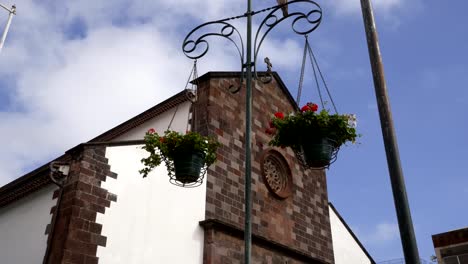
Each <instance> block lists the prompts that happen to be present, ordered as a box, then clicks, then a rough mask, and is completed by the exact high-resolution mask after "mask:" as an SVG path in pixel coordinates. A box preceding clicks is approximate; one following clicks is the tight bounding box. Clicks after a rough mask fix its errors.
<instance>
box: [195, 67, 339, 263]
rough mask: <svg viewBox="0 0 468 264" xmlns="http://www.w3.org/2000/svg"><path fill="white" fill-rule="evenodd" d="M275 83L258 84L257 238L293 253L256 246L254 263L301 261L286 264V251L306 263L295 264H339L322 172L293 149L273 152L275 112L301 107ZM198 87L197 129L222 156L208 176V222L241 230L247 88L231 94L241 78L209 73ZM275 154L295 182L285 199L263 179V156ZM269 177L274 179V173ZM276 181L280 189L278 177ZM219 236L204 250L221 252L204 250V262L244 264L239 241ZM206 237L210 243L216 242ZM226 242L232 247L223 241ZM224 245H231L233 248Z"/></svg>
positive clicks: (254, 174) (254, 160) (255, 101)
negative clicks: (212, 138)
mask: <svg viewBox="0 0 468 264" xmlns="http://www.w3.org/2000/svg"><path fill="white" fill-rule="evenodd" d="M274 77H275V78H273V81H272V82H270V83H269V84H266V85H264V84H262V83H260V82H258V81H256V82H254V88H253V110H252V111H253V112H252V116H253V120H252V191H253V194H252V197H253V205H252V230H253V234H254V235H255V236H259V237H262V238H264V239H265V240H266V241H269V242H270V243H271V244H276V245H280V246H283V247H285V248H288V249H289V250H290V251H287V250H286V251H283V252H277V254H273V253H271V254H267V253H262V252H263V251H262V250H261V249H260V248H259V247H258V246H257V245H255V243H254V246H253V252H252V255H253V261H254V263H296V262H288V261H289V260H288V256H287V255H288V254H290V253H285V252H300V254H303V256H307V257H308V260H303V261H302V262H301V261H300V260H298V261H299V262H297V263H333V262H334V260H333V249H332V240H331V230H330V220H329V212H328V197H327V186H326V178H325V173H324V171H322V170H314V171H312V170H304V169H303V168H302V167H301V166H300V164H299V163H298V162H297V160H296V157H295V155H294V153H293V152H292V151H291V150H290V149H280V148H271V147H270V146H268V142H269V140H270V138H271V136H270V135H268V134H267V133H266V132H265V130H266V129H267V128H268V126H269V120H270V118H271V116H273V114H274V113H275V112H277V111H282V112H285V113H289V112H292V111H293V110H294V109H295V107H296V106H295V103H294V101H293V99H292V97H291V96H290V94H289V93H288V92H286V88H285V87H284V84H283V83H282V82H281V80H280V79H279V77H278V76H277V75H276V74H275V75H274ZM198 83H199V88H198V89H199V90H198V92H199V101H198V102H197V104H196V105H195V110H194V120H195V128H196V129H197V130H199V131H201V132H202V133H204V134H210V135H213V136H215V137H216V138H217V139H218V140H219V141H220V142H221V144H222V146H221V147H220V148H219V150H218V161H217V162H216V163H215V164H214V165H212V166H211V167H210V168H209V170H208V173H207V179H206V180H207V195H206V219H207V220H210V219H214V220H216V221H218V222H219V223H224V224H220V225H217V226H218V227H219V228H218V231H222V230H220V229H223V226H225V227H226V226H234V227H236V228H238V229H243V226H244V184H245V182H244V160H245V150H244V142H245V138H244V131H245V89H244V88H242V89H241V90H240V91H239V92H238V93H237V94H231V93H229V91H228V90H227V88H228V87H229V86H231V85H234V86H238V85H239V79H238V78H236V75H235V74H232V73H208V74H206V75H204V76H202V77H200V78H199V79H198ZM272 150H274V152H276V153H277V154H278V155H277V156H279V159H280V160H284V162H283V163H282V164H283V166H282V167H283V168H277V169H279V170H284V173H283V174H289V177H290V178H289V180H288V179H286V180H284V179H283V181H286V183H284V182H283V184H285V185H286V187H285V186H283V188H289V191H288V192H286V195H283V196H284V197H280V196H279V195H277V194H275V193H273V192H271V191H270V190H272V189H275V188H277V186H276V187H275V186H273V188H272V186H271V184H270V188H268V187H267V185H266V183H268V180H267V179H269V178H268V177H266V176H265V174H264V175H262V171H265V170H268V168H269V167H268V166H265V160H266V159H265V156H268V155H269V153H271V151H272ZM279 163H281V162H279ZM270 165H271V164H270ZM270 167H271V166H270ZM280 167H281V166H280ZM265 168H267V169H265ZM275 171H276V169H275ZM274 173H277V172H274ZM267 174H268V175H270V174H271V172H269V173H267ZM272 183H273V185H275V179H273V182H272ZM278 188H281V187H278ZM283 194H284V193H283ZM210 230H211V229H210ZM206 232H208V231H206ZM210 232H211V231H210ZM221 233H222V234H223V235H212V234H211V236H209V235H210V234H207V233H205V248H207V243H211V244H212V245H219V246H220V248H216V250H210V251H208V252H205V263H240V262H239V256H243V249H242V248H241V246H243V245H239V243H238V242H239V241H241V240H239V239H237V238H236V239H234V238H233V239H230V240H228V239H227V238H226V235H227V234H226V232H221ZM221 233H219V234H221ZM207 237H211V241H210V240H209V239H207ZM224 240H226V241H230V242H221V241H224ZM225 243H231V244H230V245H231V246H229V245H227V244H226V245H225ZM260 251H262V252H260ZM273 252H274V251H273ZM270 255H271V257H269V256H270ZM223 256H224V257H223ZM226 256H228V257H226ZM273 256H276V257H273ZM220 258H222V259H223V261H222V262H218V260H220ZM273 259H280V260H278V261H273ZM317 261H318V262H317Z"/></svg>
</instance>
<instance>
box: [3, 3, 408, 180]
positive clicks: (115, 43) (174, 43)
mask: <svg viewBox="0 0 468 264" xmlns="http://www.w3.org/2000/svg"><path fill="white" fill-rule="evenodd" d="M379 2H380V4H378V5H381V6H382V8H385V9H391V8H393V7H395V6H399V5H400V3H399V2H397V1H395V0H393V1H390V2H392V3H393V4H391V3H390V4H384V3H383V2H384V1H376V3H379ZM275 3H276V1H273V0H271V1H270V2H268V3H267V1H265V2H261V3H258V2H257V3H254V6H255V8H257V5H258V6H261V8H265V7H268V6H271V5H274V4H275ZM338 3H344V5H348V4H346V2H345V1H344V0H339V1H338ZM3 4H5V5H7V6H9V5H11V4H12V2H10V3H8V2H3ZM16 6H17V15H16V16H15V17H14V19H13V23H12V26H11V29H10V33H9V36H8V39H7V42H6V45H5V47H4V49H3V51H2V53H1V54H0V80H1V82H0V89H1V90H0V95H1V96H3V97H5V98H6V97H7V95H8V98H7V99H6V101H7V102H8V104H6V105H3V106H0V120H2V122H1V123H0V144H1V146H2V151H1V152H0V186H1V185H3V184H5V183H7V182H8V181H10V180H12V179H14V178H16V177H18V176H20V175H21V174H23V173H25V172H27V170H30V169H31V167H32V166H36V165H37V164H41V163H44V162H47V161H48V160H49V159H50V158H53V157H54V156H57V155H60V154H62V153H63V152H64V151H65V150H67V149H68V148H70V147H73V146H75V145H77V144H79V143H81V142H84V141H87V140H89V139H90V138H92V137H94V136H96V135H97V134H99V133H101V132H104V131H105V130H107V129H109V128H111V127H113V126H114V125H116V124H119V123H120V122H122V121H125V120H126V119H128V118H130V117H132V116H133V115H136V114H138V113H140V112H142V111H144V110H146V109H147V108H149V107H151V106H153V105H155V104H157V103H158V102H160V101H161V100H163V99H165V98H167V97H169V96H170V95H172V94H174V93H175V92H177V91H180V90H181V89H183V88H184V85H185V82H186V78H187V77H186V76H188V74H189V72H190V69H191V66H192V65H191V61H190V60H189V59H187V58H185V56H184V55H183V53H182V52H181V41H182V39H181V38H182V36H183V34H185V33H188V31H189V30H190V29H191V26H190V25H193V26H195V25H197V24H198V23H201V22H205V21H209V20H211V19H217V18H220V16H221V17H223V16H233V15H237V14H243V13H244V12H245V2H244V1H242V0H236V1H227V0H207V1H193V0H181V1H162V0H159V1H144V0H135V1H129V0H114V1H110V0H108V1H89V0H83V1H58V2H57V1H51V0H44V1H34V0H17V1H16ZM335 8H338V6H335ZM348 8H354V7H352V6H349V7H348ZM257 9H259V8H257ZM223 14H225V15H223ZM0 15H1V14H0ZM3 15H5V16H6V15H7V14H3ZM76 21H80V23H78V27H77V25H75V24H74V23H75V22H76ZM235 23H239V24H240V25H241V28H244V27H243V26H242V25H243V24H242V23H245V22H242V21H236V22H235ZM181 31H184V32H181ZM242 32H243V31H242V29H241V33H242ZM275 37H277V35H275ZM275 37H272V36H269V37H268V40H267V42H265V44H264V47H263V52H262V53H261V54H260V55H259V58H258V62H259V69H260V70H263V69H264V68H265V66H264V64H263V57H264V56H269V57H270V59H271V60H272V62H273V65H274V70H277V71H282V70H283V69H287V68H292V67H293V66H295V65H298V62H299V61H300V58H299V56H300V55H301V54H302V44H298V43H299V42H296V41H292V40H287V41H281V40H279V39H278V38H275ZM216 43H217V42H215V43H213V45H212V47H213V48H212V49H210V52H209V54H208V56H206V58H203V59H202V60H201V61H200V63H199V74H202V73H204V72H206V71H210V70H236V71H237V70H239V69H240V68H239V64H240V62H239V60H238V58H237V57H236V56H237V55H236V54H235V50H234V49H233V48H232V47H231V46H230V45H231V44H229V43H226V42H224V43H222V42H219V43H220V44H221V43H222V44H221V45H216ZM285 51H287V52H288V54H294V56H292V55H290V56H275V54H281V53H284V52H285ZM219 58H222V59H219ZM297 67H299V66H297ZM296 70H297V69H296ZM181 76H182V77H181ZM6 80H8V81H6ZM1 101H5V99H3V100H1Z"/></svg>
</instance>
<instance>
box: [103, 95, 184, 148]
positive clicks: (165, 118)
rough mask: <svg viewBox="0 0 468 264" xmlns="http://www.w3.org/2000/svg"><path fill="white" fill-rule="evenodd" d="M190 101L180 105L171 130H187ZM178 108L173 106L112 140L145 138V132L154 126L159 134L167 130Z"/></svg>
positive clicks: (182, 131)
mask: <svg viewBox="0 0 468 264" xmlns="http://www.w3.org/2000/svg"><path fill="white" fill-rule="evenodd" d="M190 105H191V103H190V102H185V103H182V104H180V105H179V107H178V109H177V113H176V117H175V118H174V121H172V125H171V130H174V131H178V132H181V133H185V131H187V121H188V114H189V110H190ZM175 110H176V108H172V109H170V110H168V111H166V112H164V113H162V114H160V115H159V116H157V117H155V118H153V119H151V120H148V121H147V122H145V123H143V124H141V125H140V126H138V127H135V128H133V129H132V130H130V131H128V132H126V133H125V134H123V135H120V136H118V137H116V138H115V139H113V140H112V141H122V140H137V139H143V137H144V136H145V133H146V132H147V131H148V129H150V128H154V129H155V130H156V132H158V133H159V134H163V133H164V131H166V130H167V127H168V126H169V123H170V122H171V119H172V117H173V115H174V111H175Z"/></svg>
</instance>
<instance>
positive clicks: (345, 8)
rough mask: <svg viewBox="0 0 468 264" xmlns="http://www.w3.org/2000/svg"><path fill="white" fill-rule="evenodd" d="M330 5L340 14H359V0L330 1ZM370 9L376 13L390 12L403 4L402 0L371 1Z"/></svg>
mask: <svg viewBox="0 0 468 264" xmlns="http://www.w3.org/2000/svg"><path fill="white" fill-rule="evenodd" d="M330 4H331V5H332V6H333V7H334V8H335V9H336V12H338V13H341V14H356V13H359V14H360V13H361V4H360V0H335V1H331V2H330ZM371 4H372V7H373V9H374V10H376V11H378V12H383V13H387V12H391V11H393V10H395V9H398V8H400V7H401V6H402V5H403V4H404V1H403V0H372V1H371Z"/></svg>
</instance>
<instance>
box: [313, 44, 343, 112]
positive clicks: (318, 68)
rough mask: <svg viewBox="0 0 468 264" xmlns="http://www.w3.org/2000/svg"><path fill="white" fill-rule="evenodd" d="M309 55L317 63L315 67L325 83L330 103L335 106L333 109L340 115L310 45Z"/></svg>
mask: <svg viewBox="0 0 468 264" xmlns="http://www.w3.org/2000/svg"><path fill="white" fill-rule="evenodd" d="M309 53H310V54H311V56H312V58H313V60H314V62H315V65H316V66H317V71H318V72H319V75H320V78H321V79H322V82H323V86H324V87H325V90H326V91H327V94H328V97H329V98H330V102H331V103H332V105H333V109H334V110H335V113H337V114H338V110H337V109H336V105H335V102H334V101H333V97H332V96H331V93H330V90H329V89H328V85H327V82H325V78H324V77H323V74H322V71H321V70H320V67H319V65H318V63H317V59H316V58H315V55H314V52H313V51H312V48H311V47H310V45H309Z"/></svg>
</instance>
